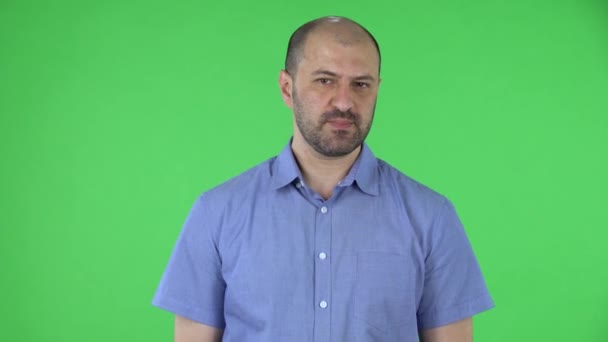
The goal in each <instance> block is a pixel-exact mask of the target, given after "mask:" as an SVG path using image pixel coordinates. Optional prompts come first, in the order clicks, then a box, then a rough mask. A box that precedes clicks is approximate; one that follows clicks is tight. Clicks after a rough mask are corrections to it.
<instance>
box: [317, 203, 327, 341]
mask: <svg viewBox="0 0 608 342" xmlns="http://www.w3.org/2000/svg"><path fill="white" fill-rule="evenodd" d="M330 248H331V207H330V206H329V205H327V204H326V203H324V204H321V206H320V207H318V208H317V214H316V226H315V251H316V254H315V278H314V279H315V280H314V284H315V291H314V300H315V306H316V310H315V329H314V341H329V339H330V322H331V320H330V314H331V310H330V306H331V263H330V258H329V255H331V253H330V252H331V250H330Z"/></svg>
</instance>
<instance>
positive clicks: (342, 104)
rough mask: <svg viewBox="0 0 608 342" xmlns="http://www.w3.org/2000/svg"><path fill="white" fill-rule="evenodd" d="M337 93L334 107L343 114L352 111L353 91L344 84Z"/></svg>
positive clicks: (333, 103) (337, 89)
mask: <svg viewBox="0 0 608 342" xmlns="http://www.w3.org/2000/svg"><path fill="white" fill-rule="evenodd" d="M335 91H336V92H335V93H334V97H333V99H332V105H333V106H334V107H336V109H338V110H340V111H342V112H346V111H348V110H349V109H352V108H353V104H354V103H353V94H352V89H351V88H350V87H349V86H348V85H345V84H344V85H340V86H339V87H337V88H336V90H335Z"/></svg>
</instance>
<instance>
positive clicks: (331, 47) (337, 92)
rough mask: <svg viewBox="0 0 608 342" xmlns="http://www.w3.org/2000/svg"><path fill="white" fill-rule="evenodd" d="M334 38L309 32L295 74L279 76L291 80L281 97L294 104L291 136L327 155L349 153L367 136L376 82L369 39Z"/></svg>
mask: <svg viewBox="0 0 608 342" xmlns="http://www.w3.org/2000/svg"><path fill="white" fill-rule="evenodd" d="M336 37H337V35H336V34H335V32H331V33H330V34H317V33H311V35H310V36H309V37H308V39H307V40H306V43H305V47H304V53H303V56H302V58H301V60H300V63H299V64H298V68H297V71H296V75H293V76H292V75H282V76H281V77H282V78H288V81H290V82H291V87H286V88H287V89H283V98H284V99H285V102H286V103H287V105H288V106H290V107H291V108H292V109H293V113H294V121H295V125H294V126H295V127H294V139H302V140H304V141H305V143H306V144H308V145H309V146H310V147H312V148H313V149H314V150H315V151H316V152H317V153H319V154H321V155H323V156H326V157H341V156H344V155H347V154H349V153H351V152H353V151H354V150H355V149H356V148H358V147H359V146H360V145H361V143H362V142H363V141H364V140H365V138H366V137H367V134H368V133H369V130H370V128H371V124H372V121H373V117H374V110H375V106H376V98H377V94H378V86H379V83H380V80H379V75H378V67H379V65H378V63H379V61H378V54H377V52H376V49H375V47H374V45H373V43H372V42H371V40H370V39H369V38H368V37H366V36H365V37H360V39H359V40H356V39H352V40H347V41H345V40H339V39H337V38H336ZM287 83H289V82H287ZM289 88H291V89H289ZM289 90H291V91H289ZM286 95H287V96H286ZM286 97H287V98H286Z"/></svg>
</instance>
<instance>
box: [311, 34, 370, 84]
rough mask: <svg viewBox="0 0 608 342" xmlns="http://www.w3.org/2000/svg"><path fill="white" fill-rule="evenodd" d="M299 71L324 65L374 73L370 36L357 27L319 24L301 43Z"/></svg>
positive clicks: (337, 70)
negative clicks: (302, 47)
mask: <svg viewBox="0 0 608 342" xmlns="http://www.w3.org/2000/svg"><path fill="white" fill-rule="evenodd" d="M302 52H303V53H302V59H301V62H300V67H302V69H303V70H302V71H306V70H307V69H310V68H313V69H316V68H325V69H330V70H334V71H336V72H344V73H349V72H354V73H370V74H372V75H374V74H377V73H378V69H379V62H380V61H379V56H378V51H377V50H376V47H375V45H374V43H373V41H372V39H371V38H370V37H369V36H368V35H367V33H365V32H364V31H363V30H362V29H360V28H358V27H357V28H352V27H344V26H338V27H329V28H327V27H322V28H320V29H317V30H314V31H312V32H311V33H310V34H309V35H308V37H307V39H306V42H305V44H304V49H303V51H302Z"/></svg>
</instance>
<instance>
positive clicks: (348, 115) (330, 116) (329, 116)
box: [321, 109, 359, 124]
mask: <svg viewBox="0 0 608 342" xmlns="http://www.w3.org/2000/svg"><path fill="white" fill-rule="evenodd" d="M334 119H346V120H350V121H352V122H353V123H355V124H358V123H359V114H357V113H355V112H352V111H351V110H350V109H349V110H347V111H345V112H343V111H341V110H338V109H336V110H333V111H331V112H327V113H323V115H322V116H321V121H322V123H326V122H327V121H330V120H334Z"/></svg>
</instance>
